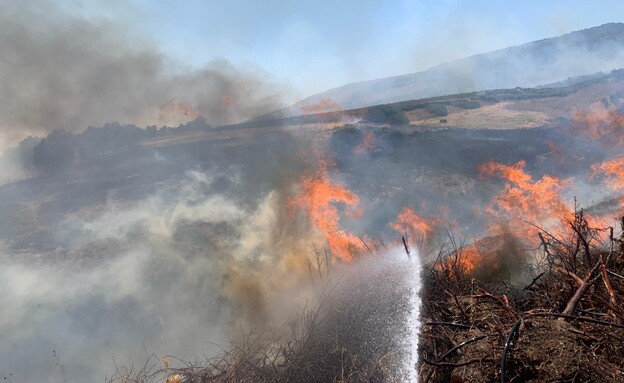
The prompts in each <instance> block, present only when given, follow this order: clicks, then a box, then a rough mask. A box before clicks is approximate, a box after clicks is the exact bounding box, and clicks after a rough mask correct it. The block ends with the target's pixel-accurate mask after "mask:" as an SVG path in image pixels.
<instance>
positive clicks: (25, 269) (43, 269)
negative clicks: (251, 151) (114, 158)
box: [0, 171, 322, 382]
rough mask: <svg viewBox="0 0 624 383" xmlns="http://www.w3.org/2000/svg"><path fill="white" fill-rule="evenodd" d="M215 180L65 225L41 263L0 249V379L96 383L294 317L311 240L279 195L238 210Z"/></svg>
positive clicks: (95, 209) (211, 349)
mask: <svg viewBox="0 0 624 383" xmlns="http://www.w3.org/2000/svg"><path fill="white" fill-rule="evenodd" d="M220 177H223V175H219V174H218V173H217V172H215V171H206V172H198V171H191V172H188V173H187V174H186V175H185V177H184V178H183V180H182V181H181V182H179V183H177V184H174V185H171V186H169V187H166V188H164V189H162V190H161V191H159V192H157V193H155V194H153V195H151V196H149V197H147V198H144V199H141V200H139V201H137V202H129V201H126V202H123V201H114V200H111V201H109V202H108V203H106V204H104V205H96V206H89V207H86V208H83V209H81V210H79V211H77V212H75V213H74V214H70V215H68V216H67V217H66V218H65V219H64V220H63V222H62V224H61V225H59V228H58V229H57V230H55V231H54V232H53V233H52V235H53V236H54V237H55V240H56V243H57V244H59V248H58V249H57V250H56V251H53V252H52V253H49V254H46V257H45V258H43V259H40V256H39V255H37V254H33V255H24V257H22V258H16V257H15V254H11V253H10V249H6V248H5V249H4V251H3V252H4V253H5V254H3V256H2V267H0V287H1V288H2V291H3V296H4V299H3V302H4V308H3V310H2V313H1V314H0V326H1V327H2V328H3V337H2V338H3V342H2V345H1V346H0V357H1V359H2V361H3V362H2V366H0V373H1V374H2V375H3V376H8V375H9V374H11V373H13V375H14V376H15V377H16V378H17V379H20V380H21V381H39V380H41V379H43V378H44V377H45V378H46V379H48V380H49V381H51V382H53V381H59V382H61V381H65V379H67V381H69V382H84V381H96V380H98V379H102V377H104V375H105V374H106V373H110V372H112V371H114V364H113V361H118V362H119V363H123V364H126V365H127V364H130V363H134V364H135V365H138V364H140V363H142V362H144V361H145V360H146V359H147V358H148V356H149V354H150V353H156V354H157V355H160V356H164V355H166V354H172V355H175V356H176V357H181V358H187V359H191V360H192V359H195V357H196V356H197V355H201V354H204V355H212V354H214V353H215V352H217V351H218V350H219V349H218V347H217V346H215V344H220V345H224V344H227V343H228V337H229V338H231V339H232V338H234V339H235V338H236V336H237V334H240V326H245V327H246V328H248V327H253V328H256V329H257V328H263V327H266V326H268V325H269V324H271V323H279V322H278V321H283V320H285V318H288V317H289V315H294V314H296V313H297V312H296V310H293V307H297V305H299V304H301V305H303V304H305V302H306V301H307V299H309V298H310V293H311V290H310V289H309V285H308V282H309V281H308V282H306V281H307V273H308V269H307V263H306V260H307V259H308V258H307V257H308V255H309V254H310V250H311V249H309V246H310V244H311V243H314V241H315V240H316V241H318V243H322V242H320V241H321V238H320V237H316V238H314V236H313V235H312V234H309V235H307V236H306V235H305V233H304V231H305V229H306V228H305V227H302V226H298V225H293V223H294V222H293V221H292V220H291V219H290V218H289V217H290V216H289V213H288V212H287V211H286V208H285V206H286V205H287V204H286V203H285V201H284V198H287V194H288V191H287V189H286V190H285V191H279V190H274V191H271V192H269V193H268V194H265V195H264V196H262V195H259V196H258V197H259V198H260V199H259V200H258V203H257V205H252V206H249V205H248V204H246V203H244V202H243V201H242V200H241V199H239V198H237V197H235V196H234V195H233V194H232V193H228V194H225V193H221V192H219V191H218V180H219V179H220ZM228 177H229V182H233V183H236V182H237V180H236V179H237V176H236V175H232V174H230V176H228ZM221 182H223V181H221ZM287 221H288V222H290V224H288V222H287ZM55 253H56V254H57V255H58V257H55V256H54V254H55ZM51 259H52V261H50V260H51ZM286 292H287V293H286ZM228 334H229V335H228ZM63 374H64V375H65V376H63Z"/></svg>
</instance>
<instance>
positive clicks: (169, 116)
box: [0, 0, 283, 148]
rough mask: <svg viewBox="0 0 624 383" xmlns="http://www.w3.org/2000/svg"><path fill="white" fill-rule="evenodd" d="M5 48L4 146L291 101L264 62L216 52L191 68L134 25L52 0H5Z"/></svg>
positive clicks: (0, 62)
mask: <svg viewBox="0 0 624 383" xmlns="http://www.w3.org/2000/svg"><path fill="white" fill-rule="evenodd" d="M0 50H1V51H2V52H5V54H2V57H1V58H0V99H1V100H2V102H1V103H0V115H1V116H2V117H1V118H0V131H1V134H0V148H7V147H10V146H14V145H15V144H16V142H17V141H18V140H21V139H23V138H24V137H26V136H27V135H30V134H34V135H44V134H45V133H48V132H50V131H52V130H55V129H64V130H68V131H80V130H83V129H85V128H86V127H87V126H90V125H92V126H101V125H103V124H105V123H108V122H115V121H123V122H125V123H135V124H137V125H139V126H147V125H151V124H158V125H161V124H172V125H175V124H178V123H182V122H187V121H189V120H192V119H193V118H194V117H196V116H197V115H201V116H203V117H204V118H206V120H207V122H208V123H209V124H213V125H221V124H228V123H233V122H238V121H241V120H245V119H249V118H251V117H254V116H258V115H261V114H263V113H267V112H269V111H272V110H275V109H277V108H279V107H281V106H283V105H282V98H281V96H282V94H283V89H282V90H278V89H279V87H278V86H277V84H275V83H273V82H272V81H271V80H270V76H268V75H267V74H266V73H263V72H262V71H260V70H259V69H256V68H251V69H247V68H246V69H245V70H240V69H238V68H235V67H234V66H233V65H231V64H230V63H229V62H227V61H225V60H215V61H213V62H211V63H209V64H208V65H206V66H204V67H203V68H201V69H199V70H188V69H185V68H184V67H182V66H181V65H179V64H177V63H176V62H173V61H172V60H170V59H169V58H168V57H166V56H165V55H164V54H163V53H161V52H160V51H159V50H158V49H157V48H156V47H155V46H154V45H153V44H151V43H150V42H149V41H147V40H145V39H144V38H141V37H139V36H137V35H136V34H135V33H133V30H131V29H129V28H127V27H125V26H122V25H118V24H116V23H113V22H111V21H107V20H103V19H102V20H93V19H87V18H81V17H80V16H76V15H71V14H69V13H67V12H64V11H63V10H62V9H60V7H58V6H56V5H55V4H54V3H52V2H45V3H39V2H31V1H27V2H23V1H13V0H10V1H5V2H3V3H2V5H0ZM172 105H173V107H172Z"/></svg>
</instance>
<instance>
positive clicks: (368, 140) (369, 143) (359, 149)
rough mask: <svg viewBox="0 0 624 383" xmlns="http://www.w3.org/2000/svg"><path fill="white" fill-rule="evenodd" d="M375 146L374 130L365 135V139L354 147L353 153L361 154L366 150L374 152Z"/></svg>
mask: <svg viewBox="0 0 624 383" xmlns="http://www.w3.org/2000/svg"><path fill="white" fill-rule="evenodd" d="M374 148H375V136H374V135H373V133H372V132H368V133H366V134H365V135H364V141H363V142H362V143H361V144H359V145H358V146H356V147H355V148H353V153H355V154H360V153H366V152H372V151H373V149H374Z"/></svg>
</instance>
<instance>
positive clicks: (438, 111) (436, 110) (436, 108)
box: [425, 104, 448, 117]
mask: <svg viewBox="0 0 624 383" xmlns="http://www.w3.org/2000/svg"><path fill="white" fill-rule="evenodd" d="M425 109H426V110H427V112H429V114H431V115H432V116H434V117H444V116H447V115H448V110H447V109H446V106H444V105H443V104H428V105H427V106H426V107H425Z"/></svg>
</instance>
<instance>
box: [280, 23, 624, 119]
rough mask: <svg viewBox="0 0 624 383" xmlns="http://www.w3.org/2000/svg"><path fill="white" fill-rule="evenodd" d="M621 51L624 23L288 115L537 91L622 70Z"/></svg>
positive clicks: (339, 95) (363, 89) (381, 82)
mask: <svg viewBox="0 0 624 383" xmlns="http://www.w3.org/2000/svg"><path fill="white" fill-rule="evenodd" d="M623 48H624V24H623V23H610V24H604V25H601V26H598V27H594V28H589V29H585V30H581V31H576V32H572V33H568V34H565V35H562V36H558V37H553V38H547V39H544V40H539V41H534V42H530V43H527V44H523V45H520V46H516V47H510V48H505V49H501V50H498V51H494V52H488V53H483V54H479V55H475V56H471V57H467V58H463V59H459V60H455V61H451V62H448V63H445V64H440V65H437V66H434V67H432V68H430V69H427V70H425V71H422V72H417V73H411V74H405V75H400V76H394V77H388V78H382V79H377V80H370V81H363V82H357V83H352V84H347V85H344V86H341V87H338V88H334V89H330V90H328V91H326V92H323V93H320V94H316V95H313V96H310V97H308V98H306V99H304V100H302V101H301V102H299V103H298V104H296V105H294V106H293V107H291V108H288V109H286V111H285V113H286V115H296V114H301V112H302V111H304V110H305V108H309V107H311V106H314V105H316V104H319V103H322V102H323V101H324V100H332V101H333V103H334V104H337V105H340V107H341V108H343V109H352V108H358V107H363V106H370V105H375V104H384V103H391V102H398V101H405V100H411V99H417V98H425V97H433V96H440V95H446V94H453V93H464V92H472V91H477V90H485V89H499V88H514V87H518V86H519V87H535V86H538V85H542V84H547V83H552V82H555V81H565V80H566V79H567V78H568V77H575V76H582V75H587V74H588V73H594V72H596V71H610V70H613V69H617V68H620V67H621V63H622V62H624V61H623V59H624V49H623ZM580 58H582V59H580Z"/></svg>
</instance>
